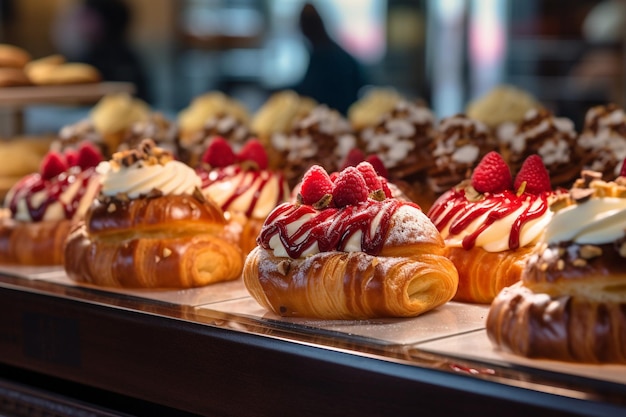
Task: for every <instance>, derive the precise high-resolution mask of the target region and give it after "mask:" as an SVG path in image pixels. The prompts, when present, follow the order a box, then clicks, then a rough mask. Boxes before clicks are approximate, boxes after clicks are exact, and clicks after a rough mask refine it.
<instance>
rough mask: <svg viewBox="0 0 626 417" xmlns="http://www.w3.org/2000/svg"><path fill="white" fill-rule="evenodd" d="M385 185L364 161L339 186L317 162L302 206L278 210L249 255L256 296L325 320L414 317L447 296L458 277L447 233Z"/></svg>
mask: <svg viewBox="0 0 626 417" xmlns="http://www.w3.org/2000/svg"><path fill="white" fill-rule="evenodd" d="M361 172H362V174H361ZM365 177H367V178H368V180H367V181H368V183H369V185H366V180H365V179H364V178H365ZM385 185H386V184H385V182H384V180H382V179H381V178H380V177H376V174H375V172H374V170H373V168H372V166H371V165H370V164H369V163H366V162H364V163H361V164H359V165H358V166H357V167H356V168H355V167H348V168H346V169H345V170H343V171H342V172H341V173H339V175H338V176H337V177H336V179H335V182H332V181H331V180H330V178H329V177H328V175H327V174H326V173H325V171H324V170H323V169H322V168H321V167H320V166H314V167H312V168H311V169H310V170H309V171H308V172H307V174H306V175H305V177H304V179H303V181H302V185H301V187H300V191H301V193H300V197H299V200H300V202H299V203H295V204H294V203H284V204H282V205H280V206H278V207H277V208H276V209H275V210H274V211H272V213H271V214H270V215H269V216H268V218H267V220H266V222H265V224H264V226H263V229H262V230H261V234H260V235H259V238H258V243H259V246H257V247H256V248H255V249H254V250H253V251H252V252H251V253H250V254H249V255H248V257H247V258H246V262H245V265H244V271H243V277H244V283H245V284H246V287H247V288H248V291H249V292H250V294H251V295H252V296H253V297H254V298H255V300H257V302H258V303H259V304H261V305H262V306H263V307H265V308H267V309H268V310H270V311H273V312H274V313H276V314H279V315H281V316H296V317H315V318H322V319H350V318H356V319H366V318H377V317H410V316H417V315H419V314H422V313H424V312H426V311H428V310H430V309H433V308H436V307H438V306H440V305H442V304H444V303H446V302H447V301H448V300H450V298H452V296H453V295H454V293H455V291H456V287H457V282H458V275H457V272H456V269H455V267H454V265H453V264H452V262H450V261H449V260H448V259H447V258H446V257H445V256H444V245H443V241H442V239H441V236H440V235H439V233H438V232H437V230H436V229H435V227H434V226H433V225H432V223H431V222H430V221H429V220H428V218H426V216H425V215H424V214H423V213H422V212H421V210H420V209H419V208H418V207H417V206H416V205H415V204H413V203H408V202H403V201H400V200H396V199H393V198H389V197H388V196H389V193H388V189H387V191H384V190H383V189H386V186H385ZM348 189H351V190H353V191H354V192H349V191H348ZM368 193H369V195H370V196H368Z"/></svg>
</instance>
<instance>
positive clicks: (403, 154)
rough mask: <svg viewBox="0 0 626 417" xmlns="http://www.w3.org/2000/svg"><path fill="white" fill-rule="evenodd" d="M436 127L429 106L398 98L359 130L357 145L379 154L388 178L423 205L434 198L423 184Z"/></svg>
mask: <svg viewBox="0 0 626 417" xmlns="http://www.w3.org/2000/svg"><path fill="white" fill-rule="evenodd" d="M435 131H436V125H435V116H434V114H433V113H432V111H430V109H429V108H427V107H426V106H425V105H423V104H419V103H414V102H410V101H407V100H403V99H400V100H398V101H396V103H395V105H394V106H393V107H392V108H391V109H390V110H389V111H388V112H387V113H385V114H383V115H382V116H381V117H380V118H379V121H378V123H375V124H373V125H372V126H369V127H365V128H363V129H361V130H360V132H359V133H358V143H359V147H360V148H361V149H363V150H364V151H365V152H366V153H367V154H375V155H376V156H378V157H379V158H380V159H381V160H382V162H383V164H384V166H385V169H386V170H387V172H388V173H389V174H388V175H389V176H388V178H389V180H390V181H391V182H393V183H394V184H396V185H398V186H399V187H401V188H402V189H403V190H404V192H405V193H406V194H407V195H414V197H412V198H413V199H414V201H415V202H416V203H418V204H419V205H420V206H421V207H422V208H424V209H428V207H429V206H430V204H432V201H433V197H432V195H431V194H430V193H428V192H426V190H424V189H423V185H424V184H425V182H426V173H427V171H428V169H429V168H431V167H432V165H433V158H432V156H431V151H430V147H431V146H432V143H433V140H434V138H435Z"/></svg>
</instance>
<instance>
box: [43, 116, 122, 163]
mask: <svg viewBox="0 0 626 417" xmlns="http://www.w3.org/2000/svg"><path fill="white" fill-rule="evenodd" d="M83 141H85V142H89V143H91V144H94V145H96V146H97V147H98V148H99V149H100V150H101V151H102V153H103V154H105V155H109V154H111V153H112V152H111V151H109V149H108V146H107V145H106V144H105V143H104V139H103V137H102V134H101V133H100V132H98V131H97V130H96V127H95V125H94V123H93V121H91V120H90V119H88V118H87V119H81V120H79V121H78V122H76V123H73V124H69V125H65V126H63V127H62V128H61V130H59V134H58V138H57V140H55V141H53V142H52V144H51V149H52V150H54V151H56V152H63V151H65V150H66V149H68V148H69V149H73V148H76V147H78V146H79V144H80V143H81V142H83Z"/></svg>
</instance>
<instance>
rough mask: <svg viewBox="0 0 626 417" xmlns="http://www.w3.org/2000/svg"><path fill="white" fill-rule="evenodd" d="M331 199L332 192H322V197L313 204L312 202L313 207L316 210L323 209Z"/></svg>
mask: <svg viewBox="0 0 626 417" xmlns="http://www.w3.org/2000/svg"><path fill="white" fill-rule="evenodd" d="M332 199H333V195H332V194H324V197H322V198H320V199H319V201H317V202H316V203H315V204H313V208H314V209H316V210H322V209H325V208H326V207H328V206H329V205H330V202H331V201H332Z"/></svg>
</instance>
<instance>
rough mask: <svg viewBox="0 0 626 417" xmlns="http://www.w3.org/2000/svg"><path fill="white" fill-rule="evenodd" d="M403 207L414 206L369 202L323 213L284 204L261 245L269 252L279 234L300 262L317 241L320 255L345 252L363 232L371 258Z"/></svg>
mask: <svg viewBox="0 0 626 417" xmlns="http://www.w3.org/2000/svg"><path fill="white" fill-rule="evenodd" d="M403 204H412V203H406V202H402V201H399V200H396V199H386V200H383V201H374V200H368V201H366V202H364V203H361V204H358V205H355V206H346V207H342V208H330V207H329V208H325V209H323V210H316V209H314V208H313V207H312V206H309V205H304V204H303V205H299V206H298V205H294V204H292V203H284V204H281V205H280V206H278V207H276V209H274V211H272V213H270V215H269V216H268V217H267V219H266V221H265V224H264V225H263V229H262V230H261V233H260V234H259V238H258V239H257V243H258V244H259V245H260V246H262V247H263V248H265V249H271V248H270V246H269V241H270V239H271V238H272V237H273V236H275V235H276V234H278V236H279V238H280V241H281V243H282V244H283V246H284V247H285V249H286V251H287V254H288V255H289V257H290V258H293V259H296V258H299V257H301V256H302V254H303V253H304V252H305V251H306V250H307V249H308V248H310V247H311V246H312V245H313V244H315V243H316V242H317V244H318V248H319V251H320V252H328V251H333V250H338V251H343V250H345V246H346V244H347V242H348V241H349V240H350V237H352V236H353V235H354V234H355V233H357V232H358V231H361V249H362V251H363V252H365V253H368V254H370V255H378V254H379V253H380V251H381V250H382V248H383V244H384V242H385V238H386V236H387V233H388V231H389V225H390V221H391V217H392V216H393V214H394V213H395V212H396V210H397V209H398V208H399V207H400V206H401V205H403ZM415 207H417V206H415ZM379 213H382V214H381V218H380V225H379V227H378V229H377V230H376V231H375V232H374V233H373V234H371V233H370V231H371V225H372V221H373V220H374V218H375V217H376V216H377V215H379ZM307 214H312V215H313V216H312V217H311V218H310V219H309V220H307V221H305V222H304V223H303V224H302V225H300V227H299V228H298V230H296V231H295V233H293V234H292V235H291V236H290V235H289V234H288V232H287V226H288V225H290V224H292V223H294V222H296V221H299V220H300V219H301V218H302V217H303V216H305V215H307Z"/></svg>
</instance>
